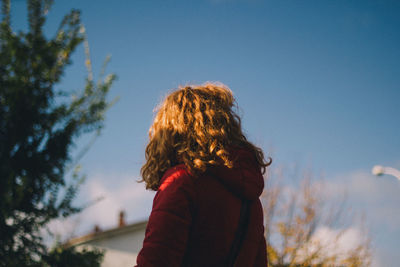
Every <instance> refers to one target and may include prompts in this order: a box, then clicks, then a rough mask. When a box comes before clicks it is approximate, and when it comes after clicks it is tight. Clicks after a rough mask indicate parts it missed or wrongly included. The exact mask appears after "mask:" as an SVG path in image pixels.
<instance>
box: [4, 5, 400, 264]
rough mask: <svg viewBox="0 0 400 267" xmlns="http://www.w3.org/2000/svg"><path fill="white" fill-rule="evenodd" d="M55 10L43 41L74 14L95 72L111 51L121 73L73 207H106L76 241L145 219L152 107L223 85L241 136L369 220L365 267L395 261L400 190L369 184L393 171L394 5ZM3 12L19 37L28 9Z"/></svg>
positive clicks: (398, 99)
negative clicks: (175, 95)
mask: <svg viewBox="0 0 400 267" xmlns="http://www.w3.org/2000/svg"><path fill="white" fill-rule="evenodd" d="M55 2H56V3H55V4H54V6H53V8H52V9H51V11H50V13H49V14H48V22H47V24H46V31H47V33H48V34H49V36H51V35H52V34H54V32H55V30H56V28H57V27H58V24H59V22H60V20H61V18H62V16H63V14H65V13H66V12H67V11H68V10H70V9H71V8H78V9H80V10H81V11H82V20H83V23H84V24H85V26H86V29H87V33H88V38H89V42H90V48H91V55H92V60H93V64H94V67H95V72H97V73H98V69H99V67H100V66H101V64H102V62H103V60H104V58H105V57H106V56H107V55H108V54H111V55H112V60H111V62H110V64H109V67H108V70H109V71H110V72H113V73H116V74H117V75H118V81H117V82H116V83H115V86H114V87H113V88H112V93H111V94H112V97H115V96H119V97H120V100H119V102H118V103H117V104H115V106H114V107H113V108H112V109H111V110H110V111H109V113H108V115H107V120H106V127H105V129H104V131H103V133H102V135H101V137H99V138H98V140H97V141H96V143H95V145H94V146H93V147H92V149H91V150H90V151H89V152H88V153H87V155H86V156H85V158H84V159H83V160H82V165H83V170H84V172H85V173H87V175H88V180H87V184H86V185H85V186H84V187H83V189H82V194H81V196H80V197H79V200H80V201H82V202H85V201H89V200H90V198H91V197H95V196H96V194H97V195H98V192H103V195H106V196H108V198H109V199H111V200H108V201H109V202H107V200H106V201H105V203H106V202H107V203H109V206H107V205H106V204H104V207H103V208H98V209H97V211H98V212H95V211H92V213H91V214H92V216H91V217H90V218H91V219H90V220H85V222H81V225H83V226H77V227H78V228H80V229H81V231H86V230H87V229H88V227H89V224H90V227H91V226H92V224H94V223H96V221H95V220H105V221H106V222H105V223H104V227H109V226H110V224H112V223H111V222H108V221H107V218H103V217H101V216H102V215H99V214H98V213H99V209H100V210H101V209H105V207H108V208H109V209H111V208H115V209H119V208H123V209H125V210H127V211H128V218H129V220H130V221H136V220H140V219H144V218H146V216H148V212H149V210H150V207H151V197H152V194H151V193H148V192H144V190H143V188H142V187H143V184H139V185H137V184H136V183H135V182H134V180H135V179H138V177H139V169H140V167H141V165H142V163H143V161H144V148H145V145H146V140H147V131H148V128H149V126H150V124H151V121H152V118H153V113H152V111H153V108H154V107H155V105H156V104H157V103H158V102H159V101H160V100H161V99H162V97H163V96H164V95H165V94H166V93H167V92H168V91H169V90H170V89H172V88H176V87H177V86H178V85H181V84H186V83H202V82H205V81H220V82H223V83H225V84H227V85H228V86H229V87H230V88H231V89H232V90H233V92H234V94H235V97H236V99H237V102H238V104H239V107H240V114H241V115H242V118H243V123H244V128H245V132H246V133H247V135H248V137H249V139H250V140H252V141H254V142H255V143H256V144H258V145H260V146H261V147H263V148H264V150H265V152H266V153H267V154H270V155H272V156H273V158H274V164H276V165H288V164H291V163H293V162H295V163H296V164H299V165H302V166H304V167H309V166H312V168H313V169H314V170H315V171H316V173H321V172H323V173H324V176H325V177H326V180H327V181H328V182H329V184H330V185H331V188H342V189H346V190H347V191H348V193H349V195H350V197H349V202H350V204H351V205H353V206H354V207H356V208H358V209H360V210H363V211H365V212H366V213H367V214H366V215H367V219H368V220H369V222H370V230H371V232H372V235H373V237H375V243H376V244H375V246H376V256H375V257H376V260H375V263H374V264H375V266H393V264H394V263H395V262H399V261H400V255H398V253H397V251H396V249H395V246H396V245H397V246H398V244H399V243H398V240H399V239H400V216H399V215H397V214H400V210H399V209H398V208H397V207H398V204H399V203H400V197H399V195H400V183H399V182H398V181H396V180H395V179H394V178H392V177H385V178H382V179H379V180H378V179H377V178H375V177H373V176H372V175H371V174H370V170H371V168H372V166H373V165H375V164H382V165H387V166H392V167H396V168H400V138H399V137H400V120H399V118H400V108H399V104H400V49H399V47H400V30H399V29H400V16H398V14H400V4H399V3H398V2H397V1H368V0H365V1H350V0H349V1H341V0H337V1H320V0H318V1H285V0H282V1H267V0H248V1H245V0H198V1H178V0H177V1H170V0H164V1H149V0H147V1H145V0H137V1H122V0H121V1H78V0H71V1H55ZM12 4H13V7H12V8H13V9H12V10H13V15H14V16H13V23H14V25H15V28H16V29H24V28H26V20H25V15H26V4H25V2H24V1H13V3H12ZM73 60H74V64H73V65H72V66H71V67H69V68H68V71H67V73H66V75H65V77H64V81H63V83H62V85H61V87H62V88H64V89H69V88H72V89H78V88H81V87H82V85H83V78H84V76H85V68H84V64H83V62H84V54H83V47H80V48H79V49H78V51H77V52H76V53H75V55H74V57H73ZM112 97H111V98H112ZM82 144H83V141H82V142H79V143H78V146H80V145H82ZM126 188H132V190H128V191H125V190H126ZM121 190H122V191H123V193H121V192H122V191H121ZM130 192H132V194H130ZM134 192H136V193H135V194H136V197H135V194H134ZM122 195H123V196H124V197H121V196H122ZM106 198H107V197H106ZM112 199H114V200H112ZM110 203H111V204H110ZM367 204H368V205H367ZM99 205H100V207H101V203H99ZM383 208H385V209H386V210H387V211H386V213H383V214H381V213H380V212H382V210H383ZM100 212H101V211H100ZM113 212H114V211H113ZM117 212H118V211H115V214H117ZM89 213H90V212H89ZM103 214H104V212H103ZM104 217H110V216H109V215H108V216H104ZM111 217H112V216H111ZM115 217H116V215H115ZM86 218H88V217H86ZM82 220H83V219H82ZM387 221H391V222H392V224H391V225H390V226H388V225H386V223H387ZM85 223H86V224H85ZM97 223H99V224H102V222H97Z"/></svg>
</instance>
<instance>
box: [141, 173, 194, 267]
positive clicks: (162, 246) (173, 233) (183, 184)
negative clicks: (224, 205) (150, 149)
mask: <svg viewBox="0 0 400 267" xmlns="http://www.w3.org/2000/svg"><path fill="white" fill-rule="evenodd" d="M168 173H169V174H168ZM161 182H162V183H161V186H160V188H159V190H158V191H157V194H156V195H155V197H154V200H153V209H152V211H151V215H150V218H149V221H148V224H147V228H146V234H145V239H144V241H143V248H142V250H141V251H140V252H139V255H138V257H137V266H138V267H148V266H181V264H182V260H183V256H184V254H185V250H186V244H187V240H188V235H189V229H190V225H191V221H192V215H191V214H192V203H193V198H194V190H193V183H192V180H191V177H190V175H189V174H188V173H187V171H186V170H185V169H183V168H180V169H179V168H175V169H174V170H173V171H170V172H167V173H166V175H165V176H164V177H163V179H162V181H161Z"/></svg>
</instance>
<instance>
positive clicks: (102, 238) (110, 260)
mask: <svg viewBox="0 0 400 267" xmlns="http://www.w3.org/2000/svg"><path fill="white" fill-rule="evenodd" d="M146 225H147V221H143V222H138V223H133V224H129V225H126V224H125V220H124V212H121V213H120V218H119V225H118V227H116V228H113V229H109V230H106V231H101V230H100V229H99V227H97V226H96V227H95V231H94V232H93V233H91V234H88V235H85V236H81V237H77V238H73V239H71V240H69V241H68V242H67V245H68V246H75V247H77V248H78V249H79V248H81V249H82V248H89V249H91V248H99V249H101V250H104V251H105V253H104V260H103V263H102V265H101V266H102V267H115V266H118V267H119V266H121V267H125V266H127V267H128V266H129V267H132V266H134V265H135V264H136V257H137V255H138V253H139V251H140V249H141V248H142V244H143V239H144V234H145V230H146Z"/></svg>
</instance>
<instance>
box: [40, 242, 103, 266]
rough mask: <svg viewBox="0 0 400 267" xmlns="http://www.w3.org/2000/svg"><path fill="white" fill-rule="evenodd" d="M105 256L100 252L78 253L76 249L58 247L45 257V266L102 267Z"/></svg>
mask: <svg viewBox="0 0 400 267" xmlns="http://www.w3.org/2000/svg"><path fill="white" fill-rule="evenodd" d="M102 259H103V254H102V252H101V251H99V250H85V249H83V250H82V251H76V250H75V249H74V248H72V247H69V248H63V247H61V246H60V247H57V248H55V249H53V250H51V251H50V253H49V255H46V256H44V257H43V261H44V263H43V265H44V266H51V267H69V266H79V267H100V263H101V261H102Z"/></svg>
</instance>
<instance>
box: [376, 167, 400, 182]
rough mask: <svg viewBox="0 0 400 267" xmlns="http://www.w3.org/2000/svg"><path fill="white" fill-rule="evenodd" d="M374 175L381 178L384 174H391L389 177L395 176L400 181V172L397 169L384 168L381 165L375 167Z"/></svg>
mask: <svg viewBox="0 0 400 267" xmlns="http://www.w3.org/2000/svg"><path fill="white" fill-rule="evenodd" d="M372 174H374V175H377V176H381V175H383V174H389V175H393V176H394V177H396V178H397V179H398V180H399V181H400V171H399V170H397V169H395V168H392V167H383V166H380V165H375V166H374V167H373V168H372Z"/></svg>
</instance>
